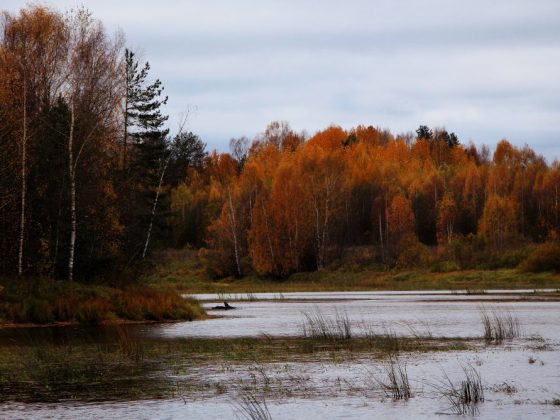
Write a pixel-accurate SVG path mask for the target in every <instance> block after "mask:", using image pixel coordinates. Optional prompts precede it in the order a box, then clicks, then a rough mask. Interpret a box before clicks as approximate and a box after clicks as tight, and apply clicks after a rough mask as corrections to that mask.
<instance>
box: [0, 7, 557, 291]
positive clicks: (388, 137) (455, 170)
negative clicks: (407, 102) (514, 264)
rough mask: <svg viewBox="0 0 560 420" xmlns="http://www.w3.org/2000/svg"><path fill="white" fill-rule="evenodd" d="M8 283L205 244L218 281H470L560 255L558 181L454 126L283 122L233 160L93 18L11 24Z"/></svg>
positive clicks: (5, 103)
mask: <svg viewBox="0 0 560 420" xmlns="http://www.w3.org/2000/svg"><path fill="white" fill-rule="evenodd" d="M1 26H2V33H1V35H0V36H1V38H0V232H1V236H0V255H2V258H0V272H2V273H7V274H10V275H19V276H22V275H48V276H52V277H56V278H67V279H70V280H71V279H73V278H80V279H86V280H87V279H92V278H96V277H103V278H112V277H115V278H117V277H119V276H125V277H126V275H128V274H131V273H136V274H137V273H138V270H139V268H141V267H142V263H143V261H145V259H146V257H147V256H148V255H149V252H150V250H153V249H155V248H162V247H170V246H172V247H179V248H180V247H184V246H192V247H194V248H197V249H199V256H200V257H201V258H202V259H203V260H204V261H205V262H206V266H207V268H208V271H209V272H210V274H211V275H212V276H214V277H222V276H236V277H241V276H243V275H245V274H246V273H248V272H251V271H256V272H257V273H259V274H261V275H268V276H275V277H286V276H288V275H290V274H292V273H295V272H300V271H306V270H318V269H322V268H325V267H329V266H333V265H336V264H339V263H340V262H345V263H354V264H378V265H379V266H383V267H410V266H417V265H425V264H429V262H430V261H433V260H434V258H436V259H440V260H447V259H453V260H454V261H456V262H457V265H458V266H459V267H460V268H468V267H470V266H473V265H474V264H477V263H478V262H480V261H481V260H484V259H485V258H486V259H491V258H496V257H497V256H500V255H504V254H505V253H507V252H508V250H509V249H510V248H512V247H515V246H517V245H519V244H524V243H528V242H543V241H545V240H547V239H552V240H555V239H556V238H557V232H558V230H559V228H560V225H559V224H560V220H559V217H558V216H559V210H560V207H559V202H558V200H559V191H558V186H559V182H560V166H559V164H558V162H556V161H555V162H554V163H552V164H550V165H549V164H547V162H546V161H545V160H544V158H543V157H542V156H539V155H537V154H536V153H535V152H534V151H533V150H531V149H530V148H529V147H527V146H525V147H523V148H517V147H514V146H513V145H512V144H510V143H509V142H508V141H507V140H502V141H501V142H499V144H498V145H497V147H496V150H495V152H494V153H493V155H492V156H490V152H489V150H488V148H487V147H485V146H483V147H481V148H477V147H475V146H474V145H473V144H472V143H471V144H468V145H464V144H461V142H460V140H459V138H458V137H457V136H456V135H455V134H454V133H449V132H447V131H446V130H445V129H430V128H429V127H427V126H420V127H419V128H418V130H417V131H416V133H415V134H410V133H409V134H406V135H394V134H392V133H391V132H389V131H388V130H382V129H379V128H375V127H372V126H357V127H355V128H353V129H350V130H344V129H342V128H341V127H337V126H330V127H327V128H325V129H324V130H321V131H319V132H317V133H316V134H314V135H313V136H311V137H309V136H307V135H306V134H305V133H298V132H295V131H294V130H292V129H291V128H290V126H289V125H288V124H287V123H284V122H274V123H271V124H270V125H269V126H268V127H267V128H266V130H265V131H264V132H263V133H261V134H259V135H258V136H256V138H255V139H253V140H252V141H250V140H249V139H247V138H245V137H241V138H237V139H232V140H231V141H230V152H229V153H219V152H217V151H213V152H211V153H208V152H207V151H206V146H205V144H204V143H203V142H202V141H201V140H200V138H199V137H198V136H196V135H195V134H193V133H191V132H188V131H186V130H184V129H183V128H182V127H180V128H179V129H178V130H177V132H176V133H175V134H174V135H170V133H169V130H168V129H167V128H165V125H166V120H167V116H166V115H165V114H164V113H163V106H164V105H165V104H166V102H167V97H165V96H164V89H163V85H162V82H161V81H159V80H157V79H156V80H153V79H152V78H151V75H150V66H149V64H148V63H141V62H140V61H139V60H138V59H137V57H136V56H135V54H134V53H133V52H131V51H130V50H128V49H127V48H126V47H125V43H124V40H123V39H122V37H120V36H109V35H108V34H107V32H106V30H105V29H104V27H103V25H102V24H101V23H100V22H99V21H97V20H95V19H94V18H93V17H92V16H91V14H89V13H88V12H87V11H85V10H81V9H80V10H78V11H74V12H71V13H67V14H62V13H60V12H57V11H54V10H52V9H49V8H46V7H42V6H31V7H28V8H26V9H23V10H21V11H20V12H19V13H18V14H16V15H13V14H10V13H3V15H2V22H1Z"/></svg>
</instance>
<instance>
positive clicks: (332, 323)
mask: <svg viewBox="0 0 560 420" xmlns="http://www.w3.org/2000/svg"><path fill="white" fill-rule="evenodd" d="M303 316H304V318H305V320H304V322H303V324H302V331H303V336H304V337H305V338H310V339H315V340H323V341H330V342H339V341H347V340H350V339H351V338H352V326H351V324H350V320H349V319H348V314H347V313H340V312H338V311H335V314H334V317H329V316H325V315H324V314H323V313H322V312H321V311H319V310H318V309H317V310H315V311H314V312H312V313H304V314H303Z"/></svg>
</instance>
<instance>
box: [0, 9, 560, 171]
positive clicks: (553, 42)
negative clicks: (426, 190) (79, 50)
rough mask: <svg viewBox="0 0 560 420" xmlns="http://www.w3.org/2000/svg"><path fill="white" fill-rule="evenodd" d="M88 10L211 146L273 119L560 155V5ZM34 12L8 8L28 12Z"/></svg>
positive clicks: (299, 126)
mask: <svg viewBox="0 0 560 420" xmlns="http://www.w3.org/2000/svg"><path fill="white" fill-rule="evenodd" d="M80 3H85V5H86V6H87V7H88V8H90V9H91V10H92V11H93V12H94V15H95V16H96V17H98V18H99V19H101V20H102V21H103V22H105V24H106V26H107V27H108V28H109V29H110V30H111V31H113V30H116V29H117V28H122V30H123V31H124V32H125V33H126V35H127V39H128V42H129V45H131V46H132V47H133V48H134V49H139V50H143V51H144V57H145V59H147V60H149V61H150V63H151V65H152V75H153V76H154V77H157V78H159V79H161V80H162V81H163V83H164V85H165V87H166V92H167V94H168V95H169V104H168V109H167V111H168V112H169V113H170V115H171V118H170V126H171V129H172V130H173V128H174V125H176V123H177V120H178V114H179V113H180V112H182V111H184V110H185V109H186V108H187V107H188V106H196V112H194V113H193V114H192V117H191V127H192V129H193V130H194V131H195V132H197V133H198V134H199V135H201V137H202V138H204V139H205V141H207V142H208V143H209V145H210V146H211V147H216V148H219V149H221V150H225V149H226V148H227V143H228V140H229V138H230V137H233V136H240V135H247V136H253V135H255V134H256V133H258V132H260V131H262V130H263V129H264V128H265V127H266V125H267V124H268V123H269V122H270V121H272V120H286V121H289V122H290V123H291V125H292V126H293V127H294V128H296V129H298V130H303V129H307V130H308V131H309V132H311V133H313V132H314V131H315V130H318V129H321V128H324V127H325V126H327V125H329V124H331V123H336V124H340V125H342V126H343V127H345V128H350V127H351V126H354V125H356V124H359V123H363V124H372V125H377V126H381V127H387V128H390V129H391V130H392V131H394V132H404V131H413V130H414V129H415V128H416V127H417V126H418V125H419V124H429V125H431V126H439V127H441V126H445V127H447V129H449V130H451V131H455V132H456V133H457V134H458V135H459V137H460V138H461V139H462V140H463V141H465V142H466V141H468V140H470V139H472V140H474V141H475V142H477V143H478V144H480V143H482V142H485V143H488V144H489V145H490V146H493V145H495V144H496V143H497V141H499V140H500V139H501V138H504V137H505V138H508V139H510V140H511V141H512V142H513V143H515V144H517V145H519V146H522V145H523V144H525V143H528V144H529V145H530V146H531V147H533V148H534V149H535V150H536V151H537V152H538V153H543V154H545V156H546V157H547V158H548V160H549V161H551V160H552V159H554V158H555V157H560V142H559V141H558V140H560V100H559V99H558V98H559V97H560V96H559V94H560V83H558V74H560V2H557V1H555V0H549V1H544V0H543V1H539V2H527V1H522V0H502V1H494V2H487V1H482V0H474V1H469V2H464V1H450V0H425V1H422V2H419V1H412V0H410V1H404V0H401V1H389V0H386V1H366V0H363V1H361V0H354V1H348V2H340V1H318V0H317V1H309V0H307V1H304V0H300V1H296V0H283V1H280V0H277V1H272V0H261V1H248V0H238V1H235V2H232V1H227V0H208V1H203V2H202V1H182V2H176V1H168V0H160V1H158V2H152V1H147V0H141V1H129V0H125V1H119V2H115V1H106V0H96V1H89V2H84V1H83V0H81V1H76V2H74V1H72V0H61V1H57V2H56V7H58V8H66V7H71V6H73V5H75V4H80ZM24 5H25V1H19V0H8V4H7V6H4V8H7V9H8V10H12V11H15V10H17V9H18V8H20V7H22V6H24Z"/></svg>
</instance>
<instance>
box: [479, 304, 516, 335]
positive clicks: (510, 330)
mask: <svg viewBox="0 0 560 420" xmlns="http://www.w3.org/2000/svg"><path fill="white" fill-rule="evenodd" d="M479 313H480V319H481V322H482V328H483V336H484V339H485V340H486V341H496V342H501V341H503V340H506V339H512V338H515V337H519V336H521V334H522V331H521V324H520V322H519V319H517V317H515V316H514V315H513V314H512V313H510V312H504V311H498V310H497V309H491V310H488V309H486V308H485V307H483V306H481V307H480V308H479Z"/></svg>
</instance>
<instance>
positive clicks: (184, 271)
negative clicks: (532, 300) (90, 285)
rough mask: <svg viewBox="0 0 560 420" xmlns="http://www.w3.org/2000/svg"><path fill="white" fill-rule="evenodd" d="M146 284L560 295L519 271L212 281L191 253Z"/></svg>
mask: <svg viewBox="0 0 560 420" xmlns="http://www.w3.org/2000/svg"><path fill="white" fill-rule="evenodd" d="M142 281H143V283H144V284H146V285H150V286H157V287H160V288H163V289H165V290H170V291H173V292H177V293H184V294H194V293H222V294H228V293H265V292H271V293H280V292H284V293H286V292H329V291H388V290H395V291H405V290H469V291H473V292H475V291H481V290H490V289H500V290H501V289H504V290H505V289H531V290H532V289H560V274H558V273H552V272H544V273H521V272H519V271H517V270H516V269H498V270H464V271H448V272H432V271H429V270H408V271H393V270H390V271H383V270H380V269H379V267H353V268H348V267H344V268H339V269H333V270H321V271H316V272H306V273H297V274H293V275H292V276H290V277H288V278H287V279H273V278H263V277H259V276H257V275H256V274H249V275H247V276H245V277H243V278H241V279H235V278H233V277H227V278H224V279H218V280H213V279H211V278H210V277H209V276H208V274H207V273H206V270H205V268H204V266H203V264H202V262H201V261H200V260H198V258H197V257H196V253H195V252H193V251H172V252H166V253H164V254H162V255H160V257H159V258H158V259H157V261H156V264H155V267H154V268H153V270H152V271H151V272H150V273H149V274H147V275H146V276H144V278H143V279H142Z"/></svg>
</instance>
